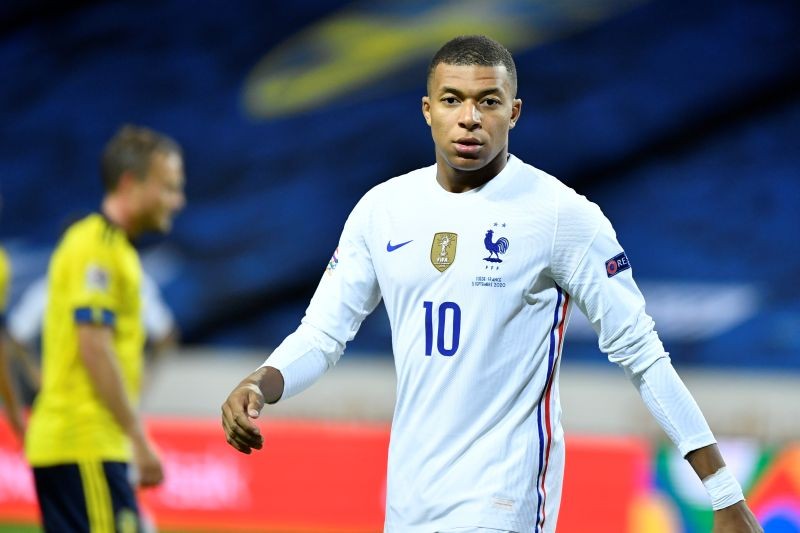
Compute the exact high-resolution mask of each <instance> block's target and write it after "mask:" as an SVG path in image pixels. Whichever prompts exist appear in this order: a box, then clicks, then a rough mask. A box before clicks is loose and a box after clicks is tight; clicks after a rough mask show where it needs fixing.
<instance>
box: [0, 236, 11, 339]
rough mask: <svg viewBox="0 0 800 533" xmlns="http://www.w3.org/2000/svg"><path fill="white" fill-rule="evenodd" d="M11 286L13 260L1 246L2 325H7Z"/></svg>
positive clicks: (0, 312) (0, 309)
mask: <svg viewBox="0 0 800 533" xmlns="http://www.w3.org/2000/svg"><path fill="white" fill-rule="evenodd" d="M10 286H11V262H10V261H9V260H8V256H7V255H6V251H5V250H3V249H2V248H0V327H2V326H3V325H5V316H6V305H8V289H9V287H10Z"/></svg>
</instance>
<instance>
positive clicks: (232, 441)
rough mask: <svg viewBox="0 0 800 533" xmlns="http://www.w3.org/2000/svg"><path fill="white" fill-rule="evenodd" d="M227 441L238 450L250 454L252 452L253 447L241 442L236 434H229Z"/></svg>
mask: <svg viewBox="0 0 800 533" xmlns="http://www.w3.org/2000/svg"><path fill="white" fill-rule="evenodd" d="M227 441H228V444H230V445H231V446H232V447H233V448H234V449H236V450H237V451H240V452H242V453H246V454H247V455H250V454H251V453H252V449H251V448H250V446H248V445H246V444H244V443H242V442H239V440H238V439H237V438H236V437H235V436H234V435H228V436H227Z"/></svg>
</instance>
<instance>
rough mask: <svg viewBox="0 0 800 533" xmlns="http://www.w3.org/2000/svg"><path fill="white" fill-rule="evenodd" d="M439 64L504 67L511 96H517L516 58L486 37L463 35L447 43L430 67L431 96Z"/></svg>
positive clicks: (503, 47) (432, 60)
mask: <svg viewBox="0 0 800 533" xmlns="http://www.w3.org/2000/svg"><path fill="white" fill-rule="evenodd" d="M439 63H444V64H445V65H461V66H470V65H478V66H482V67H496V66H500V65H502V66H504V67H506V71H508V78H509V80H510V81H511V95H512V96H514V97H515V96H516V95H517V67H516V65H515V64H514V58H512V57H511V52H509V51H508V50H507V49H506V47H505V46H503V45H502V44H500V43H498V42H497V41H495V40H494V39H492V38H490V37H486V36H485V35H461V36H460V37H456V38H455V39H451V40H449V41H447V42H446V43H445V44H444V46H442V47H441V48H440V49H439V51H438V52H436V54H434V56H433V59H431V63H430V65H428V94H430V92H431V90H430V83H431V80H432V79H433V71H434V70H436V66H437V65H438V64H439Z"/></svg>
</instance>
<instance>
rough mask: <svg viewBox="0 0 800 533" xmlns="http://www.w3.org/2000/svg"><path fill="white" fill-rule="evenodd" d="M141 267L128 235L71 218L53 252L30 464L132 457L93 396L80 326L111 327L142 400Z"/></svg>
mask: <svg viewBox="0 0 800 533" xmlns="http://www.w3.org/2000/svg"><path fill="white" fill-rule="evenodd" d="M141 278H142V268H141V264H140V262H139V255H138V253H137V252H136V249H135V248H134V247H133V245H132V244H131V243H130V241H129V240H128V238H127V236H126V235H125V233H124V232H123V231H122V230H121V229H120V228H119V227H117V226H115V225H113V224H112V223H111V222H110V221H108V220H107V219H106V218H105V217H103V216H102V215H99V214H92V215H89V216H87V217H86V218H83V219H81V220H79V221H78V222H76V223H74V224H73V225H72V226H70V227H69V229H68V230H67V231H66V233H65V234H64V236H63V238H62V239H61V242H60V243H59V244H58V247H57V248H56V250H55V251H54V252H53V256H52V258H51V259H50V266H49V270H48V291H49V294H48V300H47V301H48V304H47V311H46V312H45V317H44V329H43V336H42V340H43V345H42V389H41V391H40V392H39V394H38V395H37V397H36V400H35V401H34V404H33V410H32V413H31V418H30V421H29V424H28V431H27V433H26V438H25V453H26V455H27V458H28V461H29V462H30V464H31V465H32V466H49V465H53V464H63V463H75V462H78V461H83V460H92V459H95V460H96V459H99V460H104V461H125V462H127V461H130V460H131V445H130V441H129V439H128V437H127V435H125V433H124V432H123V431H122V428H120V426H119V425H118V424H117V422H116V420H115V419H114V416H113V415H112V413H111V411H109V410H108V408H107V407H106V406H105V404H104V403H103V402H102V401H101V400H100V398H99V397H98V396H97V394H96V393H95V390H94V387H93V386H92V382H91V380H90V378H89V375H88V373H87V371H86V367H85V366H84V364H83V361H82V358H81V356H80V354H79V353H78V336H77V326H78V324H80V323H95V324H104V325H106V326H108V327H111V328H113V330H114V355H115V356H116V357H117V360H118V366H119V369H120V372H121V374H122V381H123V383H124V386H125V391H126V393H127V395H128V398H129V400H130V402H131V404H132V405H134V406H135V405H136V404H138V401H139V392H140V386H141V375H142V365H143V349H144V340H145V334H144V327H143V324H142V319H141V295H140V285H141Z"/></svg>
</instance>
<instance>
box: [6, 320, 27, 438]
mask: <svg viewBox="0 0 800 533" xmlns="http://www.w3.org/2000/svg"><path fill="white" fill-rule="evenodd" d="M0 396H2V399H3V406H4V407H5V411H6V418H7V419H8V423H9V424H10V425H11V429H12V430H13V431H14V433H15V434H16V435H17V437H19V439H20V440H22V439H23V438H24V436H25V419H24V417H23V416H22V405H21V404H20V401H19V397H18V396H17V391H16V389H15V388H14V382H13V380H12V379H11V367H10V365H9V360H8V351H7V349H6V335H5V328H3V327H2V326H0Z"/></svg>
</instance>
